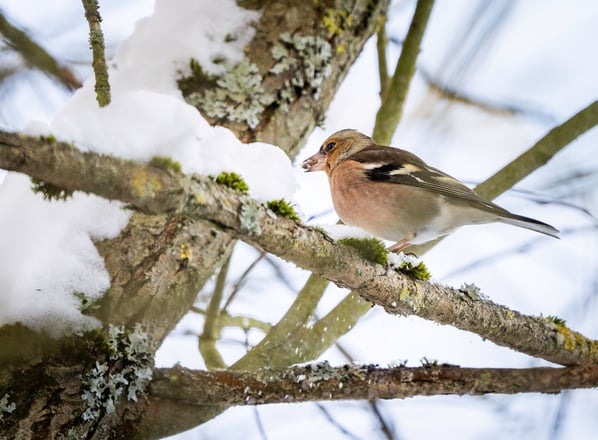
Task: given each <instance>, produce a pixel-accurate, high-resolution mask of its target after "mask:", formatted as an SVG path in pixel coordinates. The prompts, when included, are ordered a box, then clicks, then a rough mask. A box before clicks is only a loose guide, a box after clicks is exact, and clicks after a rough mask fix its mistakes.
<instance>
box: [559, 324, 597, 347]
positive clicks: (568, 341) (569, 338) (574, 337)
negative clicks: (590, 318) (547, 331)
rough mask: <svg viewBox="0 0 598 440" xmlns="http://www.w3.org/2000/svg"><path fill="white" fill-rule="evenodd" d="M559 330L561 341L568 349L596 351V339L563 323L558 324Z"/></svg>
mask: <svg viewBox="0 0 598 440" xmlns="http://www.w3.org/2000/svg"><path fill="white" fill-rule="evenodd" d="M556 327H557V331H558V333H559V335H561V337H562V339H561V343H562V345H563V348H564V349H565V350H567V351H576V350H577V351H579V352H581V353H584V354H585V353H589V354H594V353H595V352H596V348H597V347H596V341H593V340H591V339H588V338H586V337H585V336H583V335H582V334H581V333H578V332H576V331H573V330H571V329H569V328H568V327H566V326H564V325H563V324H556Z"/></svg>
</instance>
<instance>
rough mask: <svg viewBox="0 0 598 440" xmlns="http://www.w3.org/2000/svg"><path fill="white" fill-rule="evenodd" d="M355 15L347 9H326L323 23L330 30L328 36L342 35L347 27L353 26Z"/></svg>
mask: <svg viewBox="0 0 598 440" xmlns="http://www.w3.org/2000/svg"><path fill="white" fill-rule="evenodd" d="M352 22H353V17H352V16H351V14H350V13H349V12H348V11H346V10H345V9H332V8H329V9H327V10H326V15H325V16H324V18H323V19H322V24H323V25H324V27H325V28H326V30H327V31H328V36H330V37H334V36H339V37H340V36H341V35H342V34H343V33H344V32H345V29H347V28H348V27H350V26H351V23H352Z"/></svg>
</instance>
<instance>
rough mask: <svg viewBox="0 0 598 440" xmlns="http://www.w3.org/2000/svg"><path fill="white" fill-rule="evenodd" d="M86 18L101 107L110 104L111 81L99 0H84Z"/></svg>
mask: <svg viewBox="0 0 598 440" xmlns="http://www.w3.org/2000/svg"><path fill="white" fill-rule="evenodd" d="M82 1H83V8H84V9H85V18H86V19H87V22H88V23H89V45H90V46H91V51H92V54H93V61H92V66H93V73H94V75H95V79H96V84H95V91H96V99H97V101H98V104H99V105H100V107H104V106H105V105H108V104H110V82H109V81H108V66H107V65H106V57H105V55H104V34H103V33H102V26H101V25H100V23H101V22H102V17H101V16H100V11H99V9H100V5H99V4H98V1H97V0H82Z"/></svg>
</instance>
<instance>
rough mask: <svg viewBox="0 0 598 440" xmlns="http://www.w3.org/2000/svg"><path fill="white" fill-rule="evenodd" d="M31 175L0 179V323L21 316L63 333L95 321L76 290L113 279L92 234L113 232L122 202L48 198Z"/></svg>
mask: <svg viewBox="0 0 598 440" xmlns="http://www.w3.org/2000/svg"><path fill="white" fill-rule="evenodd" d="M30 186H31V183H30V181H29V178H28V177H26V176H24V175H22V174H16V173H8V176H7V177H6V180H5V182H4V183H3V184H2V185H1V186H0V228H1V230H2V234H0V249H2V252H1V253H0V286H2V292H1V295H0V325H3V324H6V323H14V322H17V321H20V322H22V323H23V324H25V325H27V326H28V327H30V328H32V329H34V330H39V331H41V330H44V331H47V332H48V333H49V334H50V335H52V336H55V337H57V336H59V335H60V334H62V333H63V332H65V331H68V330H83V329H89V328H91V327H93V326H95V325H97V321H96V320H95V319H93V318H90V317H87V316H84V315H82V314H81V313H80V311H79V304H80V301H79V299H78V298H76V297H75V296H73V295H72V292H80V293H83V294H84V295H85V296H87V297H90V298H97V297H98V296H100V295H101V294H102V293H103V292H104V291H105V290H106V289H107V288H108V287H109V286H110V281H109V278H108V273H107V272H106V270H105V269H104V264H103V260H102V259H101V258H100V256H99V254H98V252H97V250H96V248H95V247H94V245H93V243H92V239H98V240H101V239H105V238H111V237H114V236H115V235H117V234H118V232H119V231H120V230H121V229H122V228H123V227H124V226H125V225H126V224H127V221H128V219H129V215H128V214H127V213H126V212H125V211H124V210H122V209H120V207H119V204H117V203H114V202H109V201H107V200H104V199H101V198H99V197H96V196H88V195H84V194H81V193H79V194H75V195H74V197H73V198H72V199H70V200H67V201H65V202H52V203H48V202H46V201H44V200H43V198H42V196H41V195H39V194H34V193H33V192H32V191H31V190H30V189H29V187H30Z"/></svg>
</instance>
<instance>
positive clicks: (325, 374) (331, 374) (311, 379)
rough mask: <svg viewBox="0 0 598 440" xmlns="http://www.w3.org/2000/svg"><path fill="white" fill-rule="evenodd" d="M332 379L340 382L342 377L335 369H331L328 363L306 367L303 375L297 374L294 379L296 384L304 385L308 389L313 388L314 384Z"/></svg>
mask: <svg viewBox="0 0 598 440" xmlns="http://www.w3.org/2000/svg"><path fill="white" fill-rule="evenodd" d="M332 379H337V380H340V379H342V375H341V374H340V373H339V372H338V370H337V369H335V368H332V367H331V366H330V364H329V363H328V361H323V362H319V363H317V364H310V365H307V367H306V370H305V373H304V374H299V375H297V377H296V381H297V383H303V384H306V385H307V386H308V387H311V386H313V384H315V383H318V382H322V381H328V380H332Z"/></svg>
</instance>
